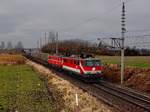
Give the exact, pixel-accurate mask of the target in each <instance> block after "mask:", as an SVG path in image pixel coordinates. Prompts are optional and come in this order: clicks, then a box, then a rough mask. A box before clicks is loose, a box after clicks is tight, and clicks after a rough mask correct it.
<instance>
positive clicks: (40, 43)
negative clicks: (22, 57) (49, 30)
mask: <svg viewBox="0 0 150 112" xmlns="http://www.w3.org/2000/svg"><path fill="white" fill-rule="evenodd" d="M41 48H42V39H41V38H40V49H41Z"/></svg>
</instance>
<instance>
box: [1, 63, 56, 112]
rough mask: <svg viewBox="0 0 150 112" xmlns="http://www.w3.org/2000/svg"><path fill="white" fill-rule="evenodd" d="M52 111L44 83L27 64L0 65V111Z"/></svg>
mask: <svg viewBox="0 0 150 112" xmlns="http://www.w3.org/2000/svg"><path fill="white" fill-rule="evenodd" d="M52 111H53V105H52V100H51V97H50V96H48V92H47V89H46V87H45V86H44V83H43V82H42V81H41V80H40V79H39V78H38V76H37V74H36V73H35V72H34V71H33V70H32V69H31V68H30V67H29V66H27V65H14V66H0V112H52Z"/></svg>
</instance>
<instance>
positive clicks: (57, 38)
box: [56, 32, 58, 54]
mask: <svg viewBox="0 0 150 112" xmlns="http://www.w3.org/2000/svg"><path fill="white" fill-rule="evenodd" d="M56 54H58V32H57V33H56Z"/></svg>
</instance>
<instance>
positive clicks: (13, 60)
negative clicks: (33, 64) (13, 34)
mask: <svg viewBox="0 0 150 112" xmlns="http://www.w3.org/2000/svg"><path fill="white" fill-rule="evenodd" d="M24 63H25V58H24V57H23V56H22V55H19V54H16V55H12V54H1V55H0V65H8V64H9V65H10V64H24Z"/></svg>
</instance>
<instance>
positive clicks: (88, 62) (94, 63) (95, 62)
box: [84, 60, 101, 66]
mask: <svg viewBox="0 0 150 112" xmlns="http://www.w3.org/2000/svg"><path fill="white" fill-rule="evenodd" d="M84 65H85V66H100V65H101V64H100V61H99V60H86V61H85V63H84Z"/></svg>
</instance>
